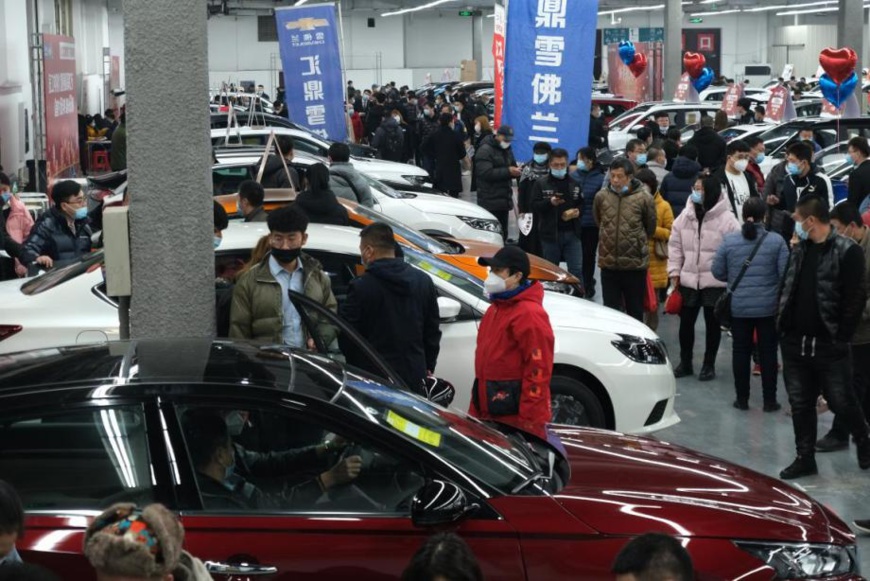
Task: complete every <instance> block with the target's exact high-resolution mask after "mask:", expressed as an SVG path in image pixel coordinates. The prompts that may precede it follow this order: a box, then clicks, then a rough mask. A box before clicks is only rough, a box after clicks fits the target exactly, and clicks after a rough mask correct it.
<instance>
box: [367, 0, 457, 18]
mask: <svg viewBox="0 0 870 581" xmlns="http://www.w3.org/2000/svg"><path fill="white" fill-rule="evenodd" d="M448 2H456V0H435V1H434V2H429V3H428V4H423V5H422V6H415V7H413V8H403V9H402V10H396V11H394V12H384V13H383V14H381V16H399V15H400V14H407V13H408V12H417V11H419V10H426V9H427V8H435V7H436V6H439V5H441V4H447V3H448Z"/></svg>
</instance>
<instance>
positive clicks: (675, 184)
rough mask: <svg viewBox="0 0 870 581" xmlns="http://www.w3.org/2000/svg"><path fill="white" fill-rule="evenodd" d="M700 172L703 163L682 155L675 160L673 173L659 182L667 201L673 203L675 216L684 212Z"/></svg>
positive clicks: (660, 189) (672, 207)
mask: <svg viewBox="0 0 870 581" xmlns="http://www.w3.org/2000/svg"><path fill="white" fill-rule="evenodd" d="M699 173H701V164H699V163H698V162H697V161H695V160H693V159H689V158H688V157H684V156H682V155H680V156H677V159H675V160H674V165H673V168H672V169H671V173H669V174H668V175H666V176H665V179H663V180H662V183H661V184H659V191H660V192H661V193H662V197H663V198H664V199H665V201H666V202H667V203H669V204H670V205H671V209H672V210H673V211H674V216H679V215H680V214H682V213H683V208H685V207H686V204H687V202H688V200H689V196H691V195H692V188H693V187H695V180H696V179H697V177H698V174H699Z"/></svg>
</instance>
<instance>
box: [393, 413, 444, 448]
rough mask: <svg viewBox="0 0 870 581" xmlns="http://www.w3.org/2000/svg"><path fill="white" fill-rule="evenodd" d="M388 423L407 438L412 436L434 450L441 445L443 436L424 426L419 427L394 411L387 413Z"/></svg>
mask: <svg viewBox="0 0 870 581" xmlns="http://www.w3.org/2000/svg"><path fill="white" fill-rule="evenodd" d="M387 423H388V424H390V425H391V426H393V427H394V428H396V429H397V430H399V431H400V432H402V433H403V434H405V435H406V436H411V437H412V438H414V439H415V440H418V441H420V442H423V443H424V444H429V445H430V446H432V447H434V448H437V447H439V446H440V445H441V434H439V433H438V432H433V431H432V430H429V429H426V428H424V427H423V426H418V425H417V424H415V423H414V422H412V421H410V420H407V419H405V418H403V417H402V416H400V415H399V414H397V413H396V412H394V411H393V410H390V411H388V412H387Z"/></svg>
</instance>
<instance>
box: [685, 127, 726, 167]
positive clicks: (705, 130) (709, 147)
mask: <svg viewBox="0 0 870 581" xmlns="http://www.w3.org/2000/svg"><path fill="white" fill-rule="evenodd" d="M689 143H690V144H692V145H694V146H695V147H697V148H698V163H700V164H701V167H703V168H706V169H709V170H710V171H711V172H712V171H715V170H717V169H718V168H719V167H720V166H723V165H725V140H724V139H722V136H721V135H719V134H718V133H716V132H715V131H714V130H713V128H712V127H701V128H700V129H698V131H696V132H695V134H694V135H693V136H692V138H691V139H690V140H689Z"/></svg>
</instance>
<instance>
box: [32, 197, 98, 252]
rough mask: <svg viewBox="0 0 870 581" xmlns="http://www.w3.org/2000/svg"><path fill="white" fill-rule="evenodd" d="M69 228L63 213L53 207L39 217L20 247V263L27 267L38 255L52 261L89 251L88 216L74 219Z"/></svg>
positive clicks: (89, 230)
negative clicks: (73, 228) (72, 228)
mask: <svg viewBox="0 0 870 581" xmlns="http://www.w3.org/2000/svg"><path fill="white" fill-rule="evenodd" d="M74 227H75V232H73V231H72V230H70V227H69V222H67V218H66V215H65V214H64V213H63V212H61V211H60V210H58V209H57V208H56V207H54V208H51V209H49V210H48V211H47V212H46V213H44V214H43V215H42V216H41V217H40V218H39V221H38V222H37V223H36V225H35V226H34V227H33V229H32V230H31V231H30V236H28V237H27V240H25V241H24V244H23V245H22V246H21V262H22V263H23V264H24V265H26V266H29V265H30V264H31V263H32V262H33V261H34V260H36V259H37V258H39V257H40V256H43V255H44V256H49V257H51V259H52V260H53V261H55V262H58V261H66V260H75V259H77V258H79V257H81V256H83V255H85V254H87V253H88V252H90V251H91V234H92V233H93V232H92V231H91V227H90V225H89V222H88V219H87V218H85V219H83V220H76V221H75V223H74Z"/></svg>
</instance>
